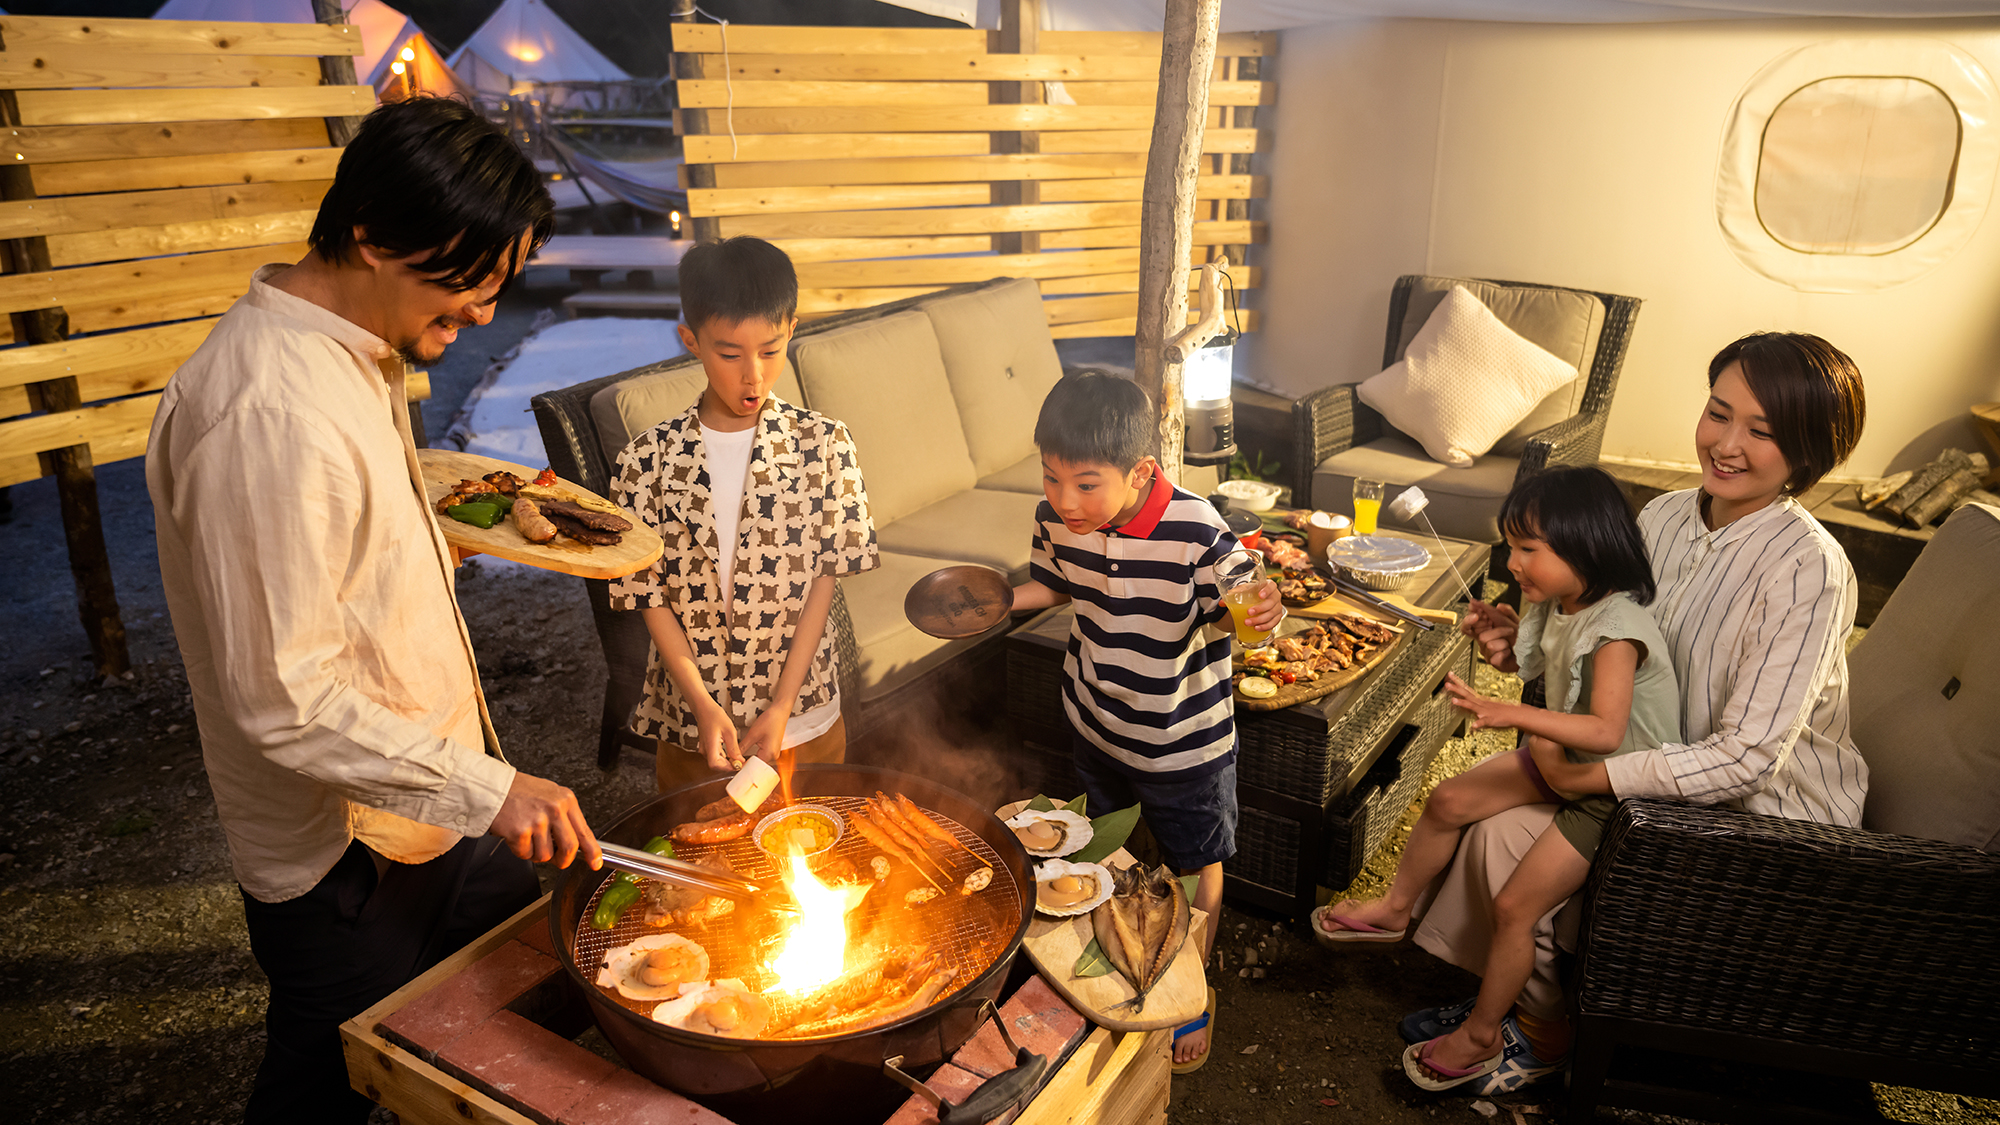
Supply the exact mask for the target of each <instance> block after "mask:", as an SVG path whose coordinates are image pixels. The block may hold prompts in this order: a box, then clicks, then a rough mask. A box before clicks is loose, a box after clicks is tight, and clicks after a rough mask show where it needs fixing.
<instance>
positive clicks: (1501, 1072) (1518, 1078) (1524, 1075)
mask: <svg viewBox="0 0 2000 1125" xmlns="http://www.w3.org/2000/svg"><path fill="white" fill-rule="evenodd" d="M1468 1010H1470V1009H1468ZM1419 1014H1421V1013H1419ZM1500 1048H1501V1056H1500V1069H1498V1070H1496V1071H1494V1072H1493V1073H1491V1074H1488V1075H1485V1076H1483V1077H1481V1078H1480V1079H1479V1080H1478V1081H1476V1082H1474V1083H1473V1084H1472V1089H1473V1092H1474V1093H1479V1094H1486V1095H1488V1096H1491V1095H1493V1094H1511V1093H1513V1092H1514V1091H1516V1090H1519V1089H1522V1088H1523V1087H1526V1086H1531V1085H1533V1084H1535V1083H1537V1082H1540V1081H1541V1080H1542V1079H1544V1078H1547V1077H1549V1076H1551V1075H1554V1074H1557V1073H1560V1072H1562V1071H1565V1070H1567V1069H1569V1056H1567V1055H1565V1056H1563V1057H1562V1058H1559V1059H1557V1060H1555V1061H1554V1062H1545V1061H1543V1060H1542V1059H1539V1058H1536V1057H1535V1049H1534V1048H1533V1047H1531V1046H1529V1045H1528V1037H1527V1035H1526V1034H1524V1033H1523V1032H1522V1031H1521V1024H1520V1022H1519V1021H1518V1020H1516V1019H1515V1018H1514V1016H1513V1014H1512V1013H1509V1014H1508V1016H1507V1018H1506V1019H1504V1020H1502V1021H1501V1022H1500Z"/></svg>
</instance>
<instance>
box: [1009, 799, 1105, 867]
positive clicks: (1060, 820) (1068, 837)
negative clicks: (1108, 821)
mask: <svg viewBox="0 0 2000 1125" xmlns="http://www.w3.org/2000/svg"><path fill="white" fill-rule="evenodd" d="M1037 820H1048V821H1054V822H1055V823H1057V824H1060V825H1062V829H1063V841H1062V844H1061V845H1059V846H1057V847H1054V848H1029V847H1028V846H1027V845H1026V844H1022V845H1021V846H1022V847H1023V848H1027V852H1028V854H1029V855H1031V856H1035V857H1037V858H1042V859H1046V858H1049V857H1051V856H1059V855H1068V854H1069V853H1071V852H1073V851H1075V850H1077V849H1078V848H1080V847H1082V846H1084V845H1085V844H1088V843H1090V837H1091V836H1092V835H1093V834H1094V833H1093V832H1092V829H1091V827H1090V820H1089V818H1087V817H1084V816H1081V815H1079V814H1077V813H1073V812H1071V811H1069V810H1068V809H1054V810H1051V811H1049V812H1037V811H1035V810H1034V809H1022V810H1021V811H1020V812H1017V813H1015V814H1014V815H1013V816H1011V817H1008V818H1007V827H1009V828H1025V827H1027V826H1028V824H1029V823H1031V822H1033V821H1037Z"/></svg>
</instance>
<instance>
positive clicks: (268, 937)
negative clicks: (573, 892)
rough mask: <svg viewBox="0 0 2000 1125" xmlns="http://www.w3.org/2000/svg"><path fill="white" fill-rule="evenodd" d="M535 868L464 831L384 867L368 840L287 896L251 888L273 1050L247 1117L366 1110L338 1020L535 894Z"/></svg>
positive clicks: (328, 1118)
mask: <svg viewBox="0 0 2000 1125" xmlns="http://www.w3.org/2000/svg"><path fill="white" fill-rule="evenodd" d="M540 895H541V889H540V887H539V886H538V884H537V883H536V881H535V872H534V868H532V867H530V866H529V865H528V863H527V862H526V861H525V860H522V859H518V858H516V857H515V856H514V854H513V853H512V852H509V851H508V850H507V848H506V845H505V844H504V843H503V842H502V841H501V840H500V839H499V838H498V837H495V836H481V837H475V838H468V839H465V840H461V841H459V843H458V845H457V846H456V847H454V848H452V850H450V851H448V852H446V853H445V854H443V855H441V856H439V857H438V858H436V859H434V860H432V861H430V862H429V863H420V864H400V863H392V864H389V866H388V869H387V871H385V872H384V873H383V875H382V876H381V877H380V878H377V877H376V874H375V859H374V854H373V853H372V852H370V851H369V850H368V848H367V847H366V846H365V845H363V844H362V843H361V842H360V841H359V840H357V841H355V842H354V843H352V844H350V845H348V848H347V853H346V854H345V855H343V856H341V857H340V862H338V863H336V864H334V865H333V870H331V871H329V872H327V873H326V877H325V878H323V879H321V880H320V881H319V884H318V885H317V886H315V887H314V888H313V889H312V890H310V891H307V892H306V893H305V894H303V895H300V896H299V897H298V898H295V899H291V900H288V901H286V902H279V903H269V902H259V901H258V900H256V899H254V898H251V897H250V896H249V895H247V894H246V895H244V896H243V914H244V917H245V919H246V921H248V923H249V926H250V951H251V952H252V953H253V954H255V955H256V958H257V964H258V966H259V967H261V968H262V969H263V970H264V975H265V976H267V977H269V978H270V979H271V1004H270V1007H269V1009H268V1010H267V1011H266V1012H265V1016H264V1029H265V1033H266V1036H267V1040H266V1043H265V1047H264V1062H263V1065H262V1066H260V1067H258V1069H257V1081H256V1084H255V1085H254V1086H253V1087H252V1088H251V1091H250V1105H249V1107H248V1108H247V1109H246V1110H245V1111H244V1118H245V1120H246V1121H248V1122H251V1123H252V1125H261V1123H263V1122H286V1123H303V1122H329V1123H332V1122H339V1123H343V1125H352V1123H355V1122H361V1121H365V1120H366V1119H367V1117H368V1111H369V1108H370V1106H371V1104H372V1103H370V1102H369V1101H368V1099H367V1098H364V1097H362V1096H361V1095H360V1094H357V1093H355V1092H354V1090H353V1089H351V1088H350V1087H349V1086H348V1083H347V1064H346V1063H345V1061H343V1059H342V1057H341V1051H340V1025H341V1024H342V1023H343V1022H345V1021H347V1020H348V1019H351V1018H352V1017H354V1016H356V1015H359V1014H360V1013H361V1012H362V1011H364V1010H366V1009H367V1008H368V1007H369V1006H370V1005H372V1004H374V1003H375V1002H376V1001H378V1000H380V999H382V998H383V997H384V996H387V995H389V994H390V993H391V992H394V991H395V990H397V989H398V988H401V987H402V986H403V985H405V984H408V983H409V982H410V981H411V980H414V979H415V978H416V977H418V976H419V975H421V974H422V973H423V972H424V971H425V970H426V969H429V968H430V967H431V966H433V965H435V964H437V963H438V962H439V961H442V960H444V959H445V958H446V957H448V956H450V955H451V954H452V953H454V952H456V951H457V950H459V949H460V948H462V947H463V946H465V945H466V944H467V943H468V942H470V941H472V940H473V939H474V938H476V937H478V936H479V935H481V934H483V933H485V932H486V931H488V930H490V929H492V928H493V927H495V926H497V925H499V924H500V923H502V922H504V921H506V920H507V919H508V918H509V917H510V916H512V915H513V914H514V913H515V912H516V911H518V910H520V909H521V908H522V907H524V906H527V905H528V904H529V903H531V902H533V901H535V899H536V898H538V897H539V896H540Z"/></svg>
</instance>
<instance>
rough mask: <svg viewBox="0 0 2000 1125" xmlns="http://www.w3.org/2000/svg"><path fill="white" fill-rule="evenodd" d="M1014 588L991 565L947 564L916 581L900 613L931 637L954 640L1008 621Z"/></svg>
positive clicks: (973, 634) (979, 632)
mask: <svg viewBox="0 0 2000 1125" xmlns="http://www.w3.org/2000/svg"><path fill="white" fill-rule="evenodd" d="M1013 608H1014V587H1012V586H1011V585H1009V584H1008V582H1007V576H1006V575H1004V574H1002V573H1000V572H999V571H997V570H994V569H993V568H992V567H990V566H974V565H972V564H970V563H968V564H966V565H964V566H948V567H945V568H944V569H943V570H934V571H932V572H930V573H929V574H926V575H924V576H923V577H922V578H919V579H917V580H916V582H915V583H914V584H912V585H911V586H910V592H909V593H908V594H905V595H904V596H903V615H904V616H905V617H908V618H909V619H910V624H912V625H915V626H916V627H917V628H919V629H922V630H923V631H924V632H926V633H929V634H930V635H931V636H933V637H938V638H941V639H943V640H947V641H956V640H960V639H962V638H965V637H976V636H978V635H979V634H981V633H984V632H986V631H987V630H988V629H992V628H994V627H996V626H1000V625H1004V624H1006V623H1007V615H1008V611H1009V610H1012V609H1013Z"/></svg>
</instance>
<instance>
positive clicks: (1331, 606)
mask: <svg viewBox="0 0 2000 1125" xmlns="http://www.w3.org/2000/svg"><path fill="white" fill-rule="evenodd" d="M1377 596H1378V597H1380V598H1381V599H1382V600H1383V601H1385V602H1393V603H1395V604H1396V605H1398V606H1401V607H1402V608H1404V609H1407V610H1409V611H1410V612H1412V613H1416V614H1419V615H1421V616H1423V617H1427V618H1430V619H1431V620H1433V621H1436V622H1438V623H1439V624H1440V626H1441V627H1447V628H1456V627H1457V625H1458V615H1457V614H1456V613H1453V612H1451V611H1450V610H1443V609H1423V608H1420V607H1418V606H1414V605H1411V604H1410V603H1409V601H1407V600H1406V599H1404V598H1402V597H1401V596H1399V595H1396V594H1378V595H1377ZM1337 613H1347V614H1352V615H1354V616H1356V617H1365V618H1367V619H1368V620H1370V621H1380V622H1383V623H1384V624H1388V625H1394V626H1396V627H1397V628H1400V629H1402V630H1403V636H1401V637H1397V638H1396V639H1395V640H1393V641H1390V642H1389V643H1388V644H1386V645H1383V646H1382V647H1381V648H1378V649H1376V650H1375V654H1374V655H1373V656H1370V657H1369V658H1368V661H1367V662H1366V663H1364V664H1356V665H1354V666H1353V667H1351V668H1344V669H1342V670H1341V671H1338V672H1335V673H1333V674H1332V675H1330V676H1321V677H1320V678H1318V679H1316V680H1314V681H1313V682H1311V683H1309V684H1280V685H1278V694H1276V695H1274V696H1271V697H1270V698H1268V699H1254V698H1252V697H1250V696H1247V695H1244V694H1243V692H1242V691H1240V690H1238V691H1235V692H1233V694H1234V696H1235V699H1236V705H1237V706H1238V707H1241V708H1243V709H1244V710H1246V711H1277V710H1282V709H1283V708H1286V707H1291V706H1294V705H1296V704H1300V703H1306V702H1309V701H1311V700H1314V699H1318V698H1320V697H1321V696H1325V695H1332V694H1333V693H1334V692H1336V691H1339V690H1340V689H1341V688H1344V687H1346V686H1347V685H1349V684H1351V683H1353V682H1354V681H1356V680H1358V679H1360V678H1361V677H1363V676H1365V675H1367V674H1368V673H1369V672H1371V671H1373V670H1374V669H1375V666H1376V665H1377V664H1380V663H1382V661H1384V660H1385V659H1387V658H1388V656H1389V654H1390V653H1392V652H1394V651H1396V649H1397V648H1399V647H1401V645H1402V643H1403V641H1404V639H1405V638H1406V637H1408V636H1409V634H1410V631H1411V630H1414V629H1415V628H1416V626H1415V625H1412V624H1410V623H1409V622H1407V621H1403V620H1400V619H1398V618H1397V617H1395V616H1393V615H1391V614H1387V613H1383V612H1382V611H1381V610H1379V609H1376V608H1375V607H1374V606H1371V605H1368V604H1366V603H1364V602H1358V601H1354V600H1352V599H1349V598H1347V597H1344V596H1343V595H1340V594H1330V595H1328V596H1327V597H1325V598H1323V599H1321V600H1320V601H1317V602H1314V603H1313V604H1312V605H1309V606H1299V607H1294V606H1287V607H1286V608H1285V614H1286V620H1287V621H1290V620H1291V619H1293V618H1298V619H1301V623H1300V624H1299V626H1298V627H1297V628H1291V629H1287V628H1285V627H1284V626H1282V625H1281V626H1280V627H1279V628H1280V633H1279V635H1280V636H1286V635H1289V634H1292V633H1297V632H1302V631H1304V630H1305V629H1306V628H1308V627H1309V626H1307V625H1305V624H1304V621H1307V620H1323V619H1325V618H1330V617H1332V616H1333V615H1334V614H1337ZM1235 667H1236V668H1238V669H1241V667H1242V657H1241V655H1240V654H1239V655H1238V656H1237V658H1236V660H1235Z"/></svg>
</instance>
